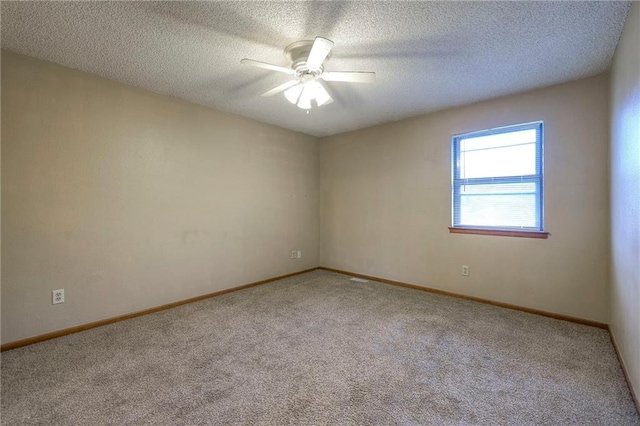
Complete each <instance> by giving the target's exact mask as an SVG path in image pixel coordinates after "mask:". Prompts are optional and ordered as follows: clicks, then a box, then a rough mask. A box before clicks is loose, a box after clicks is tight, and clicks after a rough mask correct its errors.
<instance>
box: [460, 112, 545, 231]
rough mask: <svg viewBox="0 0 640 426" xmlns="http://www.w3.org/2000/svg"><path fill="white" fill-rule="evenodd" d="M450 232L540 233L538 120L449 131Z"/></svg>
mask: <svg viewBox="0 0 640 426" xmlns="http://www.w3.org/2000/svg"><path fill="white" fill-rule="evenodd" d="M452 145H453V146H452V148H453V149H452V151H453V173H452V175H453V179H452V190H453V226H452V228H450V229H451V232H468V233H481V234H495V235H509V236H530V237H538V238H545V237H546V233H544V232H543V230H544V222H543V196H542V194H543V167H542V122H536V123H528V124H520V125H516V126H509V127H501V128H498V129H491V130H483V131H479V132H473V133H466V134H463V135H457V136H454V137H453V142H452Z"/></svg>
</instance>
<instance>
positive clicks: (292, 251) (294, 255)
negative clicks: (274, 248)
mask: <svg viewBox="0 0 640 426" xmlns="http://www.w3.org/2000/svg"><path fill="white" fill-rule="evenodd" d="M297 257H298V252H297V251H295V250H291V258H292V259H295V258H297Z"/></svg>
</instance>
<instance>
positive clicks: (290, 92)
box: [284, 84, 302, 105]
mask: <svg viewBox="0 0 640 426" xmlns="http://www.w3.org/2000/svg"><path fill="white" fill-rule="evenodd" d="M301 93H302V85H300V84H297V85H295V86H293V87H291V88H290V89H287V90H286V91H285V92H284V97H285V98H287V100H288V101H289V102H291V103H292V104H294V105H296V104H297V103H298V99H300V94H301Z"/></svg>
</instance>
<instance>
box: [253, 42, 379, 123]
mask: <svg viewBox="0 0 640 426" xmlns="http://www.w3.org/2000/svg"><path fill="white" fill-rule="evenodd" d="M332 47H333V42H332V41H331V40H328V39H326V38H323V37H316V38H315V40H313V41H311V40H302V41H296V42H294V43H291V44H290V45H289V46H287V47H286V48H285V49H284V54H285V56H286V57H287V58H288V59H289V60H290V61H291V67H290V68H286V67H281V66H279V65H273V64H269V63H266V62H260V61H254V60H253V59H247V58H245V59H243V60H241V61H240V63H241V64H244V65H251V66H254V67H258V68H266V69H268V70H271V71H277V72H281V73H284V74H289V75H291V76H293V80H291V81H287V82H286V83H284V84H281V85H280V86H278V87H275V88H273V89H271V90H269V91H268V92H265V93H263V94H262V96H273V95H275V94H276V93H280V92H283V91H284V96H285V97H286V98H287V100H288V101H289V102H291V103H292V104H294V105H297V106H298V107H299V108H302V109H306V110H307V112H308V110H309V109H311V103H312V101H315V103H316V104H317V106H322V105H327V104H330V103H331V102H333V98H331V95H329V92H328V91H327V88H326V87H325V84H324V81H344V82H349V83H373V82H374V81H375V79H376V74H375V73H374V72H362V71H325V70H324V66H323V63H324V61H326V60H327V59H329V57H330V56H331V48H332Z"/></svg>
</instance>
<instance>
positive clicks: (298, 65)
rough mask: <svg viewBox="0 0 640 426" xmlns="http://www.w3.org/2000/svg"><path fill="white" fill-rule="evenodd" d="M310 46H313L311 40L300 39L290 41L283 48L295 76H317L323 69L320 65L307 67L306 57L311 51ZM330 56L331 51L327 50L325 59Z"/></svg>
mask: <svg viewBox="0 0 640 426" xmlns="http://www.w3.org/2000/svg"><path fill="white" fill-rule="evenodd" d="M311 46H313V40H301V41H296V42H294V43H291V44H290V45H288V46H287V47H285V49H284V55H285V57H286V58H287V59H288V60H289V61H291V68H293V69H294V70H295V72H296V76H297V77H302V76H303V75H309V74H310V75H313V76H314V77H319V76H320V75H322V72H323V71H324V68H323V66H322V65H320V66H319V67H317V68H309V67H308V66H307V59H308V58H309V52H311ZM330 57H331V53H330V52H329V54H328V55H327V57H326V59H325V61H326V60H327V59H329V58H330Z"/></svg>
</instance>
